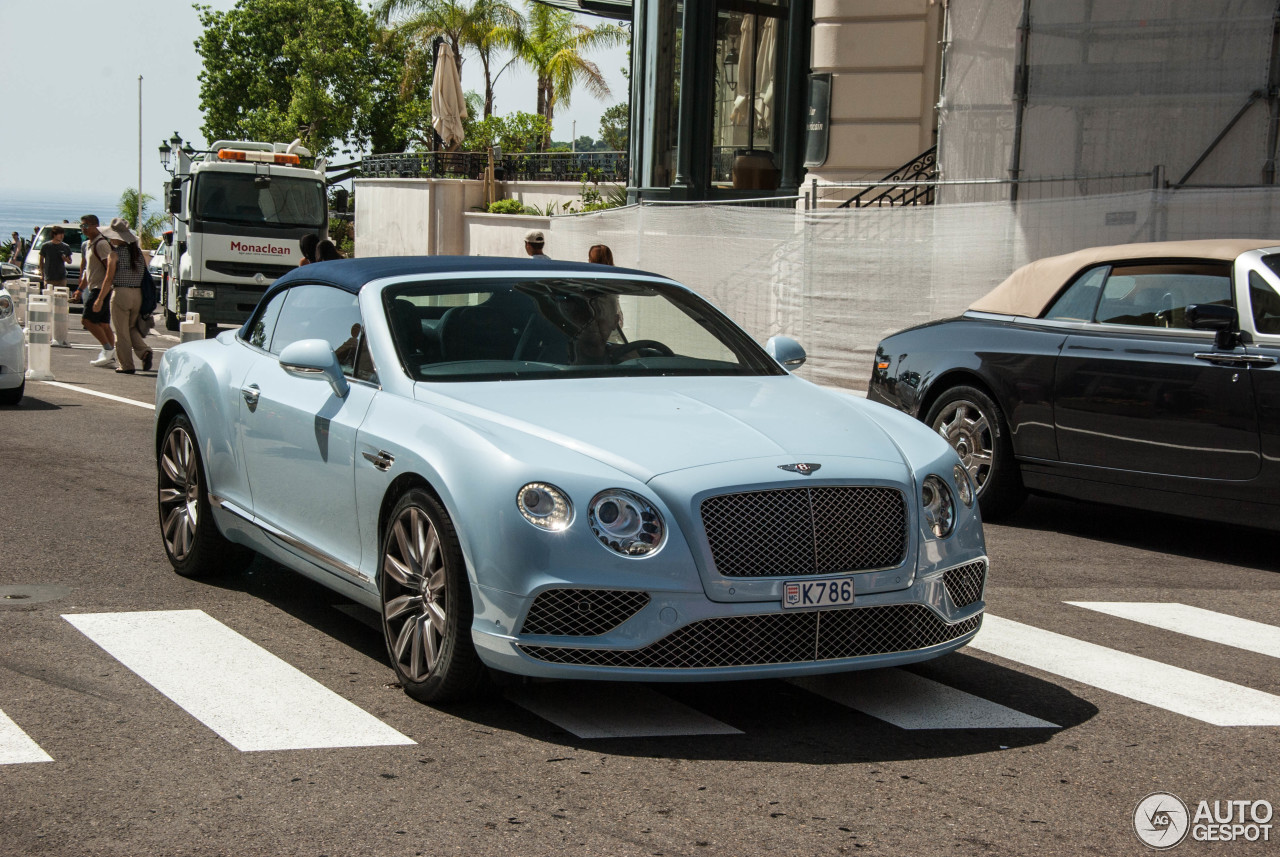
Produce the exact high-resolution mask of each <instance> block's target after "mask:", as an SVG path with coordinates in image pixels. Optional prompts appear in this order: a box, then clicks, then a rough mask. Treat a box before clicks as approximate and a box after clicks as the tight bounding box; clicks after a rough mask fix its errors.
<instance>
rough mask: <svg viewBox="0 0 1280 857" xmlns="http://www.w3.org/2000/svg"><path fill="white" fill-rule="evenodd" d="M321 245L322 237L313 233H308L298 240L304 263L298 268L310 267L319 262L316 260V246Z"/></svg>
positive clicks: (299, 264) (300, 263)
mask: <svg viewBox="0 0 1280 857" xmlns="http://www.w3.org/2000/svg"><path fill="white" fill-rule="evenodd" d="M319 243H320V236H319V235H316V234H314V233H312V232H308V233H307V234H306V235H303V236H302V237H301V238H299V239H298V249H299V250H300V251H302V261H301V262H299V263H298V267H299V268H301V267H302V266H303V265H310V264H311V263H312V262H317V261H319V260H318V259H317V258H316V245H317V244H319Z"/></svg>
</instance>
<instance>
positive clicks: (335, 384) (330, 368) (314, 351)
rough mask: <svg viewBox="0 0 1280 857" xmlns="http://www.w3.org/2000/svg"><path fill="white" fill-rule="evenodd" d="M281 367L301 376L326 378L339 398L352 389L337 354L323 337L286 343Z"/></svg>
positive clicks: (345, 395)
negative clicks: (339, 363)
mask: <svg viewBox="0 0 1280 857" xmlns="http://www.w3.org/2000/svg"><path fill="white" fill-rule="evenodd" d="M280 368H281V369H283V370H284V371H286V372H288V373H289V374H290V375H295V376H297V377H299V378H324V379H325V380H327V381H328V382H329V386H330V387H332V388H333V394H334V395H335V396H337V397H338V398H339V399H345V398H346V397H347V393H348V392H350V391H351V385H350V384H348V383H347V379H346V378H345V377H344V376H343V374H342V367H341V366H339V365H338V357H337V355H336V354H334V353H333V349H332V348H330V347H329V343H327V342H325V341H324V340H323V339H300V340H298V341H297V342H294V343H291V344H289V345H286V346H285V347H284V350H283V351H281V352H280Z"/></svg>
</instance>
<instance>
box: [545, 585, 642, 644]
mask: <svg viewBox="0 0 1280 857" xmlns="http://www.w3.org/2000/svg"><path fill="white" fill-rule="evenodd" d="M648 603H649V595H648V593H646V592H633V591H630V590H623V589H548V590H547V591H546V592H543V593H541V594H540V595H539V596H538V597H537V598H535V599H533V606H531V607H530V608H529V613H528V615H527V616H525V617H524V625H523V626H522V627H521V628H520V633H521V634H556V635H559V636H565V637H594V636H596V635H597V634H604V633H606V632H608V631H612V630H613V629H614V628H616V627H618V626H619V625H621V624H622V623H623V622H625V621H627V620H628V619H630V618H631V617H632V616H634V615H636V614H637V613H639V612H640V610H641V609H642V608H643V607H644V606H645V605H646V604H648Z"/></svg>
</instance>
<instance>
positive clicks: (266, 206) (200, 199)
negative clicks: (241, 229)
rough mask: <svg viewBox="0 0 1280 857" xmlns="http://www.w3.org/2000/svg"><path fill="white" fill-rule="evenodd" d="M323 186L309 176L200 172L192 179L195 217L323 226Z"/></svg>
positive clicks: (252, 223)
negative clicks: (308, 177) (194, 186)
mask: <svg viewBox="0 0 1280 857" xmlns="http://www.w3.org/2000/svg"><path fill="white" fill-rule="evenodd" d="M326 206H327V202H326V200H325V196H324V188H323V187H322V186H321V184H320V182H318V181H314V180H312V179H304V178H294V177H291V176H259V175H255V174H253V173H202V174H201V175H200V176H199V177H198V178H197V179H196V202H195V210H194V212H193V216H194V217H195V218H196V219H197V220H214V221H218V222H219V223H237V224H245V225H250V226H263V225H271V226H306V227H311V228H318V227H321V226H323V225H324V220H325V209H326Z"/></svg>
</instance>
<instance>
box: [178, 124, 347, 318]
mask: <svg viewBox="0 0 1280 857" xmlns="http://www.w3.org/2000/svg"><path fill="white" fill-rule="evenodd" d="M174 149H175V151H174V152H173V155H174V156H175V157H174V160H173V162H172V165H171V166H172V173H173V179H172V180H171V181H170V182H169V183H168V188H167V189H168V193H167V197H168V206H167V207H168V210H169V216H170V217H171V218H172V224H173V250H172V254H171V255H170V257H169V258H170V260H171V265H170V270H171V272H172V275H171V277H170V279H169V284H168V288H167V289H166V290H165V295H164V308H165V322H166V324H167V325H168V327H169V329H170V330H177V328H178V322H179V321H181V319H182V318H183V316H185V315H186V313H188V312H196V313H199V314H200V320H201V321H202V322H204V323H205V324H206V325H208V326H214V325H220V324H242V323H243V322H244V320H245V319H247V318H248V317H249V314H250V313H251V312H252V311H253V308H254V307H255V306H256V305H257V303H258V299H259V298H261V297H262V293H263V292H264V291H266V289H267V287H268V286H270V285H271V284H272V283H273V282H275V280H276V278H278V277H280V276H282V275H283V274H284V273H285V272H287V271H289V270H291V269H292V268H295V267H297V265H298V263H299V262H300V261H302V254H301V251H300V250H299V249H298V239H299V238H301V237H302V236H303V235H306V234H307V233H313V234H316V235H319V236H320V237H322V238H323V237H325V236H326V235H327V234H328V223H329V221H328V217H329V213H328V208H329V206H328V199H327V197H326V195H325V186H326V185H325V170H324V166H325V165H324V160H323V159H322V158H315V159H314V160H313V159H312V157H311V153H310V152H309V151H307V150H306V149H304V148H303V147H302V146H301V145H299V141H297V140H295V141H294V142H292V143H289V144H287V145H286V144H284V143H261V142H252V141H246V140H219V141H217V142H216V143H214V144H213V145H212V146H210V147H209V150H208V151H205V152H193V151H190V150H186V151H183V150H179V149H177V147H176V146H175V147H174ZM308 163H310V165H309V166H308V165H307V164H308Z"/></svg>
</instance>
